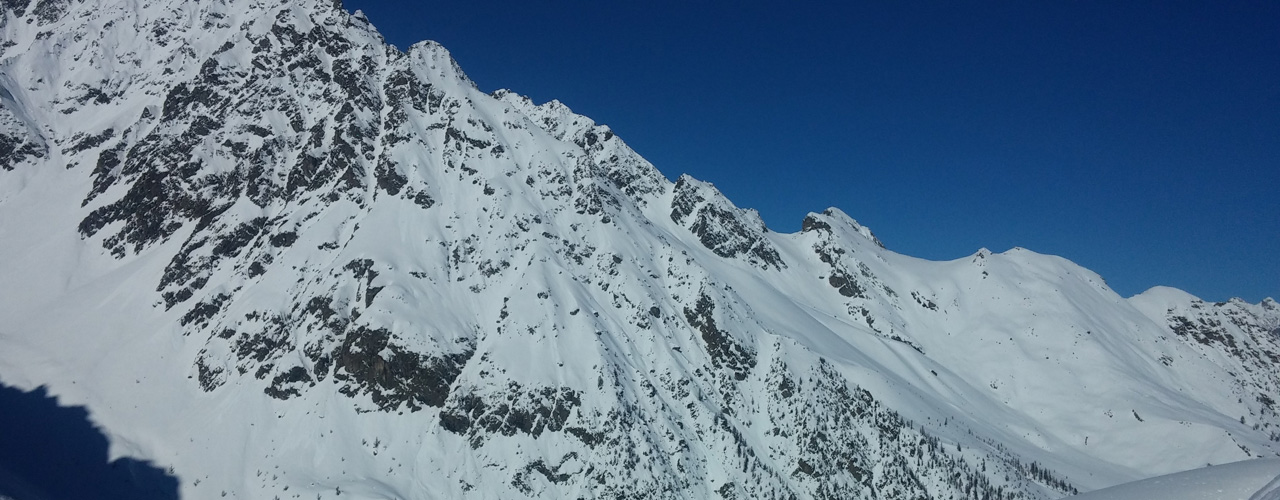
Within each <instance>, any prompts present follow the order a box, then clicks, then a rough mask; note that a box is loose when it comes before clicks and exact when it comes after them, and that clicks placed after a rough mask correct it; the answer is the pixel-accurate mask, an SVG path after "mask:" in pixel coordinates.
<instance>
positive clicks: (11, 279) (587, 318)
mask: <svg viewBox="0 0 1280 500" xmlns="http://www.w3.org/2000/svg"><path fill="white" fill-rule="evenodd" d="M4 9H5V10H4V12H3V22H2V24H0V40H3V42H2V45H0V47H2V48H0V146H3V148H0V283H5V286H3V287H0V381H2V382H4V383H6V384H10V385H15V386H18V387H21V388H25V389H30V388H34V387H36V386H39V385H47V386H48V387H49V391H50V392H51V393H52V394H56V395H57V396H58V397H59V399H60V400H61V401H64V402H66V403H67V404H79V405H85V406H87V407H88V408H89V410H90V412H91V416H92V418H93V419H94V420H95V423H97V424H98V425H99V426H101V427H102V428H103V429H105V430H106V431H107V432H108V433H109V437H110V440H111V446H112V453H113V455H114V456H131V457H135V458H140V459H146V460H151V461H154V462H155V463H157V464H160V465H162V466H165V467H172V468H173V470H174V471H175V473H176V475H177V476H178V477H179V480H180V483H181V493H182V496H183V498H221V497H222V494H223V493H224V492H225V493H226V495H228V496H231V497H238V498H271V497H273V496H279V497H280V498H291V497H294V496H295V495H300V496H301V497H304V498H310V497H312V496H319V497H321V498H331V497H337V496H338V493H339V492H340V493H341V496H340V498H438V497H449V498H454V497H458V498H461V497H472V498H522V497H546V498H559V497H587V498H595V497H616V496H621V495H645V496H649V497H669V498H711V497H724V498H734V497H737V498H749V497H769V496H777V497H786V496H789V495H794V496H795V497H796V498H823V497H844V498H908V497H912V496H924V495H929V496H932V497H935V498H946V497H955V498H961V497H967V496H971V495H977V494H979V493H981V492H984V491H985V492H991V493H994V494H996V495H998V496H1003V497H1004V498H1012V497H1014V496H1015V495H1020V496H1021V497H1023V498H1059V497H1063V496H1065V495H1067V494H1069V493H1072V492H1074V491H1089V490H1094V489H1098V488H1102V487H1107V486H1112V485H1115V484H1119V483H1124V482H1129V481H1134V480H1138V479H1143V478H1148V477H1152V476H1156V475H1160V474H1168V473H1172V472H1176V471H1183V470H1187V469H1191V468H1195V467H1198V466H1202V465H1204V464H1205V463H1227V462H1236V461H1241V460H1247V459H1252V458H1257V457H1273V456H1278V455H1277V452H1280V442H1278V441H1277V439H1278V438H1277V435H1278V434H1277V433H1280V418H1278V417H1277V416H1276V413H1275V412H1276V409H1275V408H1274V405H1275V402H1276V401H1277V400H1280V372H1278V371H1277V368H1276V366H1277V364H1278V363H1280V354H1277V353H1280V345H1277V344H1278V340H1277V336H1278V335H1280V306H1278V305H1277V303H1276V302H1275V301H1274V300H1271V299H1267V300H1265V301H1263V302H1262V303H1259V304H1248V303H1245V302H1243V301H1240V300H1232V301H1229V302H1225V303H1207V302H1204V301H1201V300H1199V299H1197V298H1195V297H1193V296H1191V295H1189V294H1186V293H1185V292H1182V291H1179V290H1174V289H1169V288H1162V287H1157V288H1154V289H1152V290H1150V291H1148V292H1145V293H1143V294H1140V295H1138V296H1136V297H1132V298H1128V299H1126V298H1123V297H1120V296H1119V295H1117V294H1116V293H1115V292H1114V291H1112V290H1111V289H1110V288H1108V287H1107V285H1106V283H1105V281H1104V280H1103V279H1102V278H1101V277H1100V276H1098V275H1097V274H1095V273H1093V272H1091V271H1089V270H1087V269H1084V268H1081V267H1080V266H1077V265H1076V264H1074V263H1072V262H1070V261H1068V260H1066V259H1063V258H1060V257H1055V256H1050V255H1043V254H1038V253H1035V252H1033V251H1030V250H1026V249H1021V248H1014V249H1010V250H1008V251H1005V252H1002V253H993V252H990V251H988V250H986V249H981V250H979V251H977V252H976V253H974V254H973V255H971V256H967V257H964V258H960V259H956V260H952V261H946V262H933V261H926V260H922V259H917V258H913V257H909V256H905V255H901V254H898V253H895V252H893V251H892V250H889V249H886V248H885V247H884V246H883V245H882V244H881V243H880V241H879V240H877V239H876V238H875V236H874V235H873V234H872V232H871V231H870V230H869V229H868V228H866V227H864V226H862V225H860V224H858V223H857V222H856V221H855V220H854V219H853V218H851V217H849V216H848V215H847V214H845V213H843V212H841V211H840V210H839V209H835V208H831V209H827V210H825V211H823V212H821V213H812V214H808V216H807V217H806V219H805V223H804V230H802V231H801V232H798V233H793V234H780V233H776V232H773V231H770V230H769V229H768V228H766V227H765V225H764V223H763V222H762V221H761V220H760V218H759V217H758V215H756V214H755V212H754V211H751V210H744V209H740V208H738V207H736V206H735V205H734V204H733V203H732V202H731V201H729V200H728V199H726V198H725V197H724V196H723V195H721V194H720V193H719V191H717V190H716V189H715V187H714V186H713V185H712V184H710V183H708V182H704V181H699V180H697V179H693V178H691V177H688V176H682V177H680V178H679V179H677V180H676V181H675V182H672V181H670V180H669V179H668V178H667V177H665V176H663V175H662V174H661V173H660V172H659V171H658V170H657V169H656V168H655V167H654V166H652V165H650V164H649V163H648V162H647V161H645V160H644V159H643V158H641V157H640V156H639V155H637V154H636V153H635V152H634V151H632V150H631V149H630V148H629V147H627V146H626V145H625V144H624V143H623V142H622V141H621V140H620V139H619V138H617V137H616V136H614V134H613V133H612V131H611V130H610V129H609V128H608V127H607V126H604V125H599V124H596V123H595V122H594V121H593V120H591V119H589V118H586V117H583V116H580V115H577V114H575V113H573V112H572V111H571V110H570V109H569V108H568V107H566V106H565V105H564V104H562V103H560V102H558V101H552V102H549V103H546V104H542V105H537V104H535V103H533V102H531V101H530V100H529V99H528V98H525V97H522V96H520V95H518V94H516V93H513V92H510V91H498V92H494V93H492V94H486V93H484V92H482V91H480V90H479V89H477V88H476V87H475V85H474V84H473V83H472V82H471V81H470V80H468V79H467V78H466V76H465V74H464V73H463V72H462V70H461V69H460V68H459V67H458V65H457V64H456V63H455V62H454V61H453V59H452V58H451V57H450V56H449V54H448V52H447V51H446V50H445V49H444V48H443V47H441V46H440V45H439V44H436V43H434V42H422V43H419V44H416V45H414V46H413V47H410V48H409V49H408V50H407V51H405V52H400V51H398V50H396V49H394V48H392V47H390V46H388V45H386V44H385V43H384V42H383V41H382V39H381V37H380V35H378V33H377V31H376V30H375V29H374V28H373V27H372V26H370V25H369V24H368V22H367V21H366V20H365V19H364V18H363V17H361V16H353V15H351V14H349V13H347V12H345V11H342V10H341V9H340V8H337V7H335V6H334V5H332V2H320V1H311V0H220V1H210V2H181V1H165V0H154V1H135V0H129V1H107V0H101V1H95V0H84V1H70V0H30V1H24V0H15V1H11V2H6V3H5V4H4ZM1223 467H1225V466H1223ZM1259 487H1261V486H1259Z"/></svg>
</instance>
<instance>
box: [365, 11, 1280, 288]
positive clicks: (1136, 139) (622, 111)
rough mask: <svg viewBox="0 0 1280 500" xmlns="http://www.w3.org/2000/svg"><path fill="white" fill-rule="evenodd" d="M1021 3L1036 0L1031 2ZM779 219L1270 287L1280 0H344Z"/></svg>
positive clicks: (895, 243)
mask: <svg viewBox="0 0 1280 500" xmlns="http://www.w3.org/2000/svg"><path fill="white" fill-rule="evenodd" d="M1033 4H1034V5H1033ZM344 5H345V6H346V8H348V9H349V10H356V9H362V10H364V11H365V13H366V14H367V15H368V17H369V18H370V19H371V20H372V21H373V23H374V24H375V25H376V26H378V28H379V30H380V31H381V32H382V33H383V34H384V35H385V36H386V37H387V39H388V41H390V42H391V43H393V44H395V45H397V46H399V47H400V48H402V49H403V48H407V47H408V46H409V45H411V44H412V43H414V42H417V41H419V40H423V39H431V40H436V41H438V42H440V43H442V44H444V46H445V47H446V48H448V49H449V50H450V51H451V52H452V53H453V55H454V57H455V58H456V59H457V60H458V62H459V64H460V65H461V66H462V68H463V69H464V70H465V71H466V72H467V74H468V75H469V76H470V77H471V78H472V79H473V80H474V81H475V82H476V83H477V84H478V85H479V86H480V88H481V89H483V90H486V91H491V90H495V89H498V88H510V89H512V90H514V91H516V92H518V93H521V94H525V95H528V96H530V97H531V98H532V99H533V100H534V101H535V102H544V101H547V100H550V99H559V100H561V101H562V102H564V103H565V104H567V105H568V106H569V107H571V108H573V109H574V111H576V112H578V113H581V114H584V115H587V116H589V117H591V118H593V119H595V120H596V121H597V122H598V123H603V124H607V125H609V126H610V127H612V128H613V129H614V130H615V131H616V132H617V133H618V135H619V136H620V137H622V139H623V140H625V141H627V143H628V144H630V145H631V146H632V148H634V149H635V150H636V151H638V152H639V153H640V154H641V155H643V156H645V157H646V158H647V159H649V160H650V161H652V162H653V163H654V164H655V165H657V167H658V168H659V169H660V170H662V172H663V173H664V174H666V175H667V176H668V177H671V178H674V177H676V176H678V175H679V174H681V173H685V172H687V173H690V174H692V175H693V176H695V177H697V178H700V179H703V180H706V181H710V182H712V183H714V184H715V185H716V186H717V187H719V188H720V189H721V191H723V192H724V193H725V194H726V195H727V196H728V197H729V198H730V199H732V200H733V201H734V202H735V203H736V204H738V205H739V206H742V207H749V208H755V209H757V210H759V211H760V213H761V215H762V216H763V217H764V219H765V221H766V223H767V224H769V226H770V228H772V229H774V230H777V231H782V232H790V231H795V230H798V229H799V225H800V220H801V219H802V218H803V217H804V215H805V214H806V213H808V212H810V211H821V210H822V209H824V208H826V207H828V206H837V207H840V208H841V209H843V210H845V211H846V212H848V213H849V214H850V215H852V216H853V217H855V218H857V219H858V220H859V221H860V222H862V223H863V224H865V225H867V226H869V227H871V228H872V230H874V231H875V232H876V234H877V235H878V236H879V237H880V238H881V240H883V241H884V243H885V244H886V246H888V247H889V248H890V249H893V250H896V251H898V252H901V253H905V254H908V255H914V256H918V257H924V258H928V259H935V260H945V259H955V258H960V257H963V256H966V255H969V254H972V253H973V252H974V251H976V250H977V249H978V248H979V247H987V248H990V249H992V250H994V251H1003V250H1006V249H1008V248H1010V247H1013V246H1022V247H1026V248H1029V249H1031V250H1035V251H1038V252H1041V253H1050V254H1056V255H1061V256H1064V257H1066V258H1069V259H1071V260H1073V261H1075V262H1077V263H1079V264H1081V265H1083V266H1085V267H1088V268H1090V269H1092V270H1094V271H1097V272H1098V273H1099V274H1101V275H1102V276H1103V277H1104V278H1106V279H1107V281H1108V283H1109V284H1110V285H1111V286H1112V287H1113V288H1114V289H1115V290H1116V291H1117V292H1119V293H1120V294H1122V295H1125V296H1128V295H1132V294H1135V293H1139V292H1141V291H1143V290H1145V289H1147V288H1149V287H1151V286H1154V285H1169V286H1175V287H1178V288H1182V289H1184V290H1187V291H1189V292H1191V293H1193V294H1195V295H1198V296H1200V297H1202V298H1204V299H1206V300H1226V299H1227V298H1229V297H1233V296H1239V297H1243V298H1245V299H1247V300H1249V301H1251V302H1257V301H1258V300H1261V299H1262V298H1264V297H1267V296H1272V297H1276V298H1280V3H1278V2H1274V1H1233V2H1208V1H1204V2H1178V1H1170V2H1154V1H1152V2H1144V1H1126V2H1113V1H1092V0H1087V1H1073V2H964V1H962V2H911V1H904V2H877V3H876V4H874V5H862V4H855V5H846V6H836V5H827V4H826V3H817V2H781V1H779V2H747V3H745V4H734V3H729V2H705V1H697V0H693V1H681V2H672V1H665V0H659V1H652V2H585V1H554V2H553V1H548V0H533V1H524V2H484V1H476V2H419V1H399V0H395V1H391V0H382V1H371V0H344Z"/></svg>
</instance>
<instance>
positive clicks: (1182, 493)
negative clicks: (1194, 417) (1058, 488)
mask: <svg viewBox="0 0 1280 500" xmlns="http://www.w3.org/2000/svg"><path fill="white" fill-rule="evenodd" d="M1071 498H1072V500H1272V499H1276V498H1280V459H1275V458H1261V459H1255V460H1244V461H1240V462H1235V463H1230V464H1225V465H1214V466H1209V467H1203V468H1200V469H1194V470H1189V471H1186V472H1178V473H1174V474H1168V475H1164V476H1159V477H1153V478H1150V479H1144V480H1141V481H1134V482H1131V483H1125V484H1121V485H1117V486H1112V487H1110V488H1104V489H1101V490H1098V491H1094V492H1090V493H1085V494H1083V495H1077V496H1074V497H1071Z"/></svg>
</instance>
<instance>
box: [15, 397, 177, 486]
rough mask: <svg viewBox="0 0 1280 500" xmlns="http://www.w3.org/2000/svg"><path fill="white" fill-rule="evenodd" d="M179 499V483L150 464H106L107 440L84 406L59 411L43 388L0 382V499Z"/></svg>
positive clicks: (124, 461) (121, 460)
mask: <svg viewBox="0 0 1280 500" xmlns="http://www.w3.org/2000/svg"><path fill="white" fill-rule="evenodd" d="M5 496H8V497H10V498H12V499H14V500H79V499H85V500H94V499H102V500H124V499H129V500H134V499H141V500H176V499H177V498H178V479H177V477H175V476H173V475H172V474H170V473H168V472H166V471H165V470H163V469H160V468H157V467H156V466H154V465H152V464H150V463H149V462H146V461H142V460H135V459H132V458H117V459H115V460H112V461H110V462H108V461H107V437H106V436H105V435H104V434H103V433H102V432H100V431H99V430H98V429H97V428H96V427H94V425H93V423H91V422H90V421H89V412H88V411H87V410H86V409H85V408H84V407H83V406H58V401H57V399H55V398H54V397H53V396H50V395H48V393H47V392H46V391H45V388H44V387H40V388H37V389H35V390H33V391H29V392H25V391H22V390H19V389H16V388H13V387H9V386H6V385H4V384H2V383H0V498H3V497H5Z"/></svg>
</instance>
